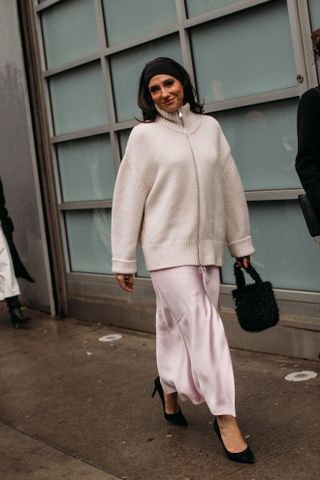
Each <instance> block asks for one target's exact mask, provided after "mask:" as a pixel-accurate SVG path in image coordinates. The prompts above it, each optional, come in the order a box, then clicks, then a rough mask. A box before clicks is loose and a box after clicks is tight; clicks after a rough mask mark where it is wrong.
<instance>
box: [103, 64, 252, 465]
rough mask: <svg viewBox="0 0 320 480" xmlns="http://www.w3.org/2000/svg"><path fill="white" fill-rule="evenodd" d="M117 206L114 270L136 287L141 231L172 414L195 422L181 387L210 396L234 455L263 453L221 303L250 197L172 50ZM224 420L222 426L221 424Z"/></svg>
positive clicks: (145, 78)
mask: <svg viewBox="0 0 320 480" xmlns="http://www.w3.org/2000/svg"><path fill="white" fill-rule="evenodd" d="M138 104H139V106H140V108H141V110H142V114H143V120H144V121H143V122H141V123H140V125H137V126H136V127H135V128H134V129H133V130H132V132H131V134H130V137H129V140H128V144H127V148H126V151H125V155H124V158H123V160H122V162H121V166H120V169H119V172H118V176H117V181H116V186H115V192H114V200H113V208H112V254H113V258H112V270H113V272H115V273H116V280H117V281H118V283H119V286H120V287H121V288H122V289H123V290H125V291H126V292H128V293H132V292H133V290H134V273H135V272H136V271H137V261H136V248H137V243H138V241H140V243H141V246H142V249H143V253H144V258H145V263H146V267H147V269H148V270H149V271H150V276H151V280H152V284H153V287H154V290H155V293H156V299H157V314H156V331H157V365H158V372H159V377H157V378H156V379H155V380H154V392H153V395H154V394H155V393H156V392H158V394H159V396H160V399H161V401H162V405H163V414H164V417H165V419H166V420H168V421H169V422H171V423H174V424H176V425H180V426H187V424H188V422H187V420H186V419H185V417H184V415H183V414H182V412H181V410H180V407H179V404H178V394H179V396H180V397H181V398H182V399H184V400H186V399H189V400H191V401H192V402H193V403H194V404H199V403H202V402H206V403H207V405H208V407H209V409H210V411H211V413H212V414H213V415H215V417H216V419H215V423H214V428H215V431H216V433H217V435H218V438H219V439H220V441H221V442H222V444H223V446H224V448H225V452H226V454H227V456H228V458H229V459H230V460H233V461H236V462H241V463H254V456H253V453H252V451H251V450H250V448H249V447H248V445H247V444H246V441H245V440H244V438H243V436H242V434H241V431H240V429H239V427H238V424H237V421H236V413H235V395H234V390H235V388H234V378H233V368H232V362H231V356H230V351H229V347H228V343H227V339H226V335H225V332H224V328H223V324H222V321H221V318H220V316H219V314H218V312H217V304H218V293H219V266H221V265H222V262H223V245H224V242H225V239H226V240H227V245H228V248H229V251H230V253H231V255H232V256H233V257H235V258H236V259H237V265H238V266H239V267H244V268H246V267H247V266H248V264H249V261H250V258H249V256H250V255H251V254H252V253H253V252H254V248H253V246H252V243H251V236H250V227H249V219H248V211H247V205H246V200H245V196H244V192H243V188H242V184H241V180H240V177H239V174H238V171H237V168H236V166H235V162H234V160H233V158H232V156H231V153H230V147H229V145H228V143H227V141H226V139H225V137H224V135H223V133H222V130H221V128H220V125H219V124H218V122H217V121H216V120H215V119H214V118H212V117H209V116H206V115H202V111H203V107H202V105H200V104H199V103H198V101H197V97H196V93H195V90H194V88H193V87H192V85H191V82H190V78H189V75H188V73H187V72H186V70H185V69H184V68H183V67H182V66H181V65H179V64H178V63H177V62H175V61H174V60H172V59H170V58H163V57H161V58H156V59H154V60H152V61H151V62H149V63H147V65H146V66H145V68H144V70H143V72H142V74H141V78H140V83H139V95H138ZM220 430H221V431H220Z"/></svg>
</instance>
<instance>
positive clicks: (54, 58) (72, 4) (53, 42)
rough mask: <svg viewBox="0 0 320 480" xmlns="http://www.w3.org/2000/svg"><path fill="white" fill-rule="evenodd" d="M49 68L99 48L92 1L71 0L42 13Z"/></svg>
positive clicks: (96, 50)
mask: <svg viewBox="0 0 320 480" xmlns="http://www.w3.org/2000/svg"><path fill="white" fill-rule="evenodd" d="M41 19H42V30H43V38H44V45H45V52H46V60H47V67H48V68H53V67H57V66H59V65H62V64H64V63H67V62H71V61H73V60H77V59H78V58H81V57H85V56H86V55H90V54H92V53H96V52H98V51H99V43H98V38H97V28H96V19H95V12H94V6H93V2H92V0H67V1H64V2H60V3H57V4H56V5H54V6H52V7H50V8H48V10H45V12H43V13H42V15H41Z"/></svg>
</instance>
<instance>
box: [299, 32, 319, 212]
mask: <svg viewBox="0 0 320 480" xmlns="http://www.w3.org/2000/svg"><path fill="white" fill-rule="evenodd" d="M311 38H312V43H313V50H314V52H315V57H317V56H320V29H318V30H316V31H315V32H313V34H312V37H311ZM296 170H297V173H298V175H299V178H300V181H301V183H302V186H303V188H304V190H305V192H306V194H307V195H308V197H309V199H310V201H311V203H312V205H313V207H314V209H315V211H316V213H317V215H318V217H319V219H320V87H319V86H318V87H315V88H311V89H310V90H308V91H306V92H305V93H304V94H303V95H302V96H301V99H300V102H299V107H298V154H297V157H296Z"/></svg>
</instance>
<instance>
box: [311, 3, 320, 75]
mask: <svg viewBox="0 0 320 480" xmlns="http://www.w3.org/2000/svg"><path fill="white" fill-rule="evenodd" d="M308 3H309V12H310V17H311V26H312V30H317V29H318V28H320V2H319V0H309V2H308ZM310 42H311V40H310ZM317 69H318V78H319V79H320V58H319V57H317Z"/></svg>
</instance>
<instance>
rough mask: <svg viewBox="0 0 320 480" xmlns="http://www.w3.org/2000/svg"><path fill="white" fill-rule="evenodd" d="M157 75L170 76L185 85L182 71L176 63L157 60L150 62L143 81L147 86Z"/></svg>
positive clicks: (144, 72) (145, 69) (146, 67)
mask: <svg viewBox="0 0 320 480" xmlns="http://www.w3.org/2000/svg"><path fill="white" fill-rule="evenodd" d="M155 75H170V76H171V77H174V78H176V79H177V80H179V82H181V83H183V76H182V72H181V71H180V69H179V68H178V67H176V66H175V64H174V63H171V62H169V61H167V60H158V61H157V60H156V61H154V62H150V64H148V63H147V65H146V66H145V68H144V71H143V80H144V81H145V83H146V85H148V84H149V82H150V80H151V78H152V77H154V76H155Z"/></svg>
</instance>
